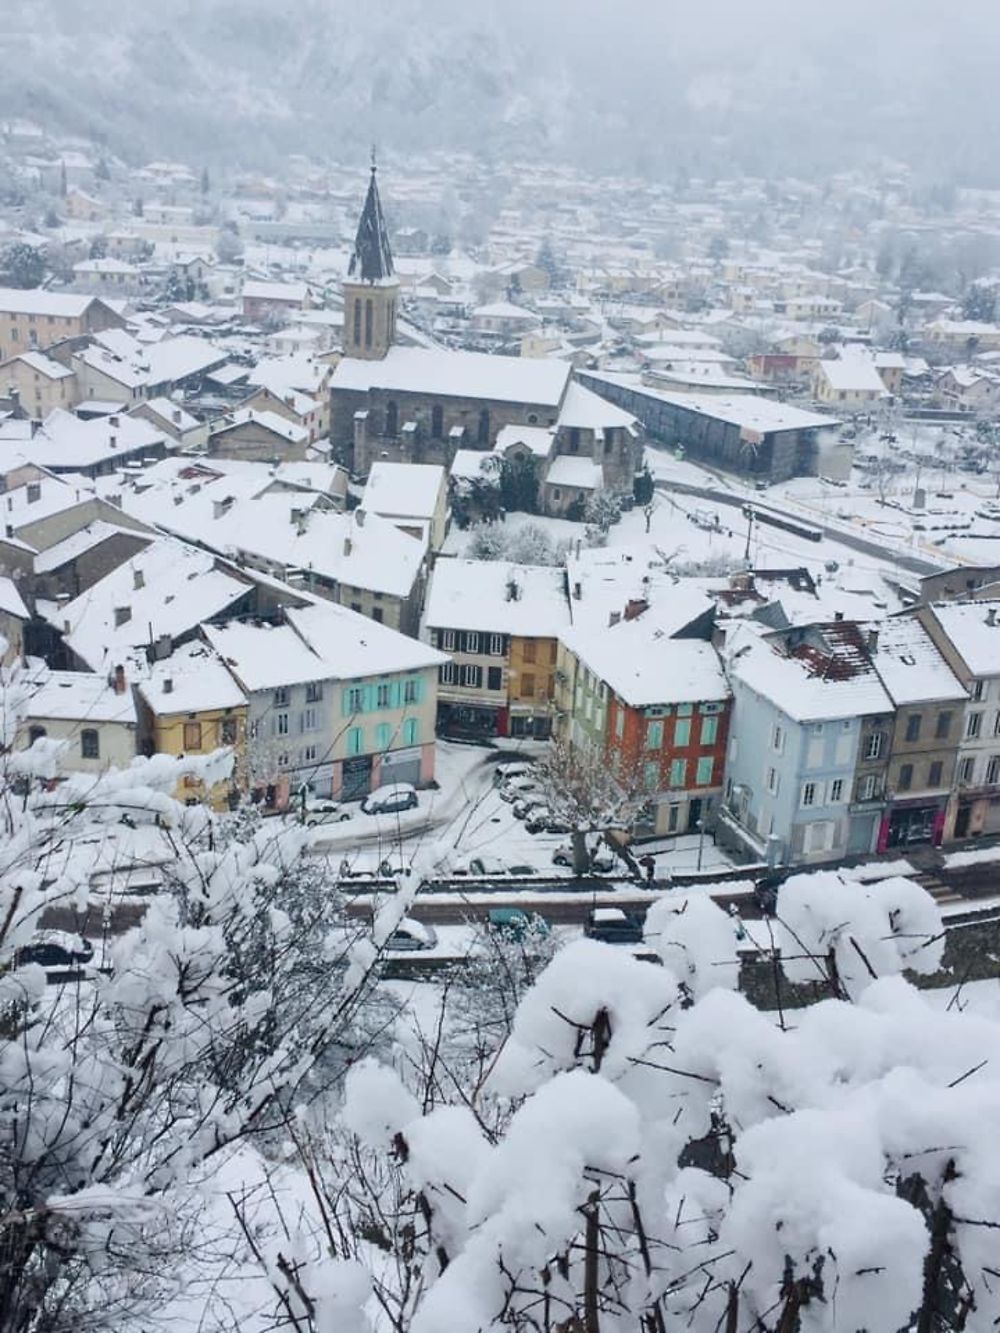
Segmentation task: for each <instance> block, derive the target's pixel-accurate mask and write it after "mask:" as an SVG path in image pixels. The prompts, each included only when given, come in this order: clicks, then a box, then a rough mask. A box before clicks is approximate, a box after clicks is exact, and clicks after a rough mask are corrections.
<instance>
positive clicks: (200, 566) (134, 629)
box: [50, 537, 250, 671]
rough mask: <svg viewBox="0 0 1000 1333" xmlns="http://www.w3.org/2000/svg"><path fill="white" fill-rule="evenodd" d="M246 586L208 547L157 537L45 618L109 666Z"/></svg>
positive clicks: (95, 664)
mask: <svg viewBox="0 0 1000 1333" xmlns="http://www.w3.org/2000/svg"><path fill="white" fill-rule="evenodd" d="M137 583H139V584H140V585H141V586H139V587H137V586H136V584H137ZM249 588H250V585H249V584H248V583H245V582H243V581H242V580H239V579H236V578H234V577H233V576H232V575H231V574H228V573H226V572H225V571H224V570H221V569H216V568H215V560H214V557H212V556H211V555H208V554H206V553H205V552H204V551H196V550H194V549H193V548H192V547H190V546H186V545H185V544H184V543H183V542H178V541H174V540H172V539H170V538H165V537H161V538H160V539H158V540H157V541H155V542H152V543H151V544H150V545H149V546H148V547H146V549H145V550H143V551H140V552H139V553H138V554H137V555H134V556H133V557H132V558H131V559H130V560H127V561H126V562H125V563H124V564H123V565H119V567H118V568H117V569H115V570H113V571H112V572H111V573H110V574H107V575H106V576H105V577H104V578H103V579H100V580H99V581H98V582H97V583H95V584H93V585H92V586H91V587H89V588H88V589H87V590H86V592H83V593H81V594H80V596H79V597H77V598H75V599H74V600H73V601H72V602H68V603H67V604H66V605H65V606H62V607H58V606H57V607H54V608H53V609H52V612H51V616H50V618H51V619H52V621H53V623H54V624H55V625H56V626H57V628H59V629H63V630H64V635H63V637H64V639H65V641H66V643H67V645H68V646H69V647H70V648H71V649H72V650H73V652H74V653H76V654H77V656H78V657H80V658H81V660H82V661H84V662H86V663H87V664H88V666H90V667H92V668H93V669H94V670H95V671H106V670H107V669H108V668H109V667H112V666H115V665H117V664H118V663H119V662H123V661H125V660H126V659H127V658H128V657H129V655H130V653H131V651H132V650H135V649H140V650H144V649H145V647H146V645H147V644H148V643H149V642H150V640H151V639H153V640H155V639H157V638H159V637H160V636H161V635H169V636H170V637H172V638H179V637H180V636H181V635H182V634H186V633H188V632H189V631H190V630H192V629H193V628H194V627H195V626H197V625H199V624H201V622H202V621H203V620H207V619H209V618H210V617H212V616H217V615H219V614H220V613H222V612H223V611H225V610H227V608H229V607H230V606H232V605H233V604H234V603H235V602H237V601H238V600H239V599H240V598H241V597H243V596H245V594H246V593H247V592H248V591H249ZM125 613H127V616H126V614H125ZM119 622H120V623H119Z"/></svg>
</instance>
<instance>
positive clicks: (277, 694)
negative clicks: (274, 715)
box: [274, 689, 288, 708]
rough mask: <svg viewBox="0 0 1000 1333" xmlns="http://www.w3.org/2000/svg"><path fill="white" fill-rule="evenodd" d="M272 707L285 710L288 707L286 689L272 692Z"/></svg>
mask: <svg viewBox="0 0 1000 1333" xmlns="http://www.w3.org/2000/svg"><path fill="white" fill-rule="evenodd" d="M274 706H275V708H287V707H288V690H287V689H280V690H275V691H274Z"/></svg>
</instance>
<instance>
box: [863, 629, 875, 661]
mask: <svg viewBox="0 0 1000 1333" xmlns="http://www.w3.org/2000/svg"><path fill="white" fill-rule="evenodd" d="M865 647H866V648H867V649H868V652H869V654H870V655H871V656H872V657H874V656H875V654H876V653H877V652H878V630H877V629H870V630H869V631H868V634H867V637H866V638H865Z"/></svg>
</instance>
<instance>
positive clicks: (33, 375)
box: [0, 352, 80, 421]
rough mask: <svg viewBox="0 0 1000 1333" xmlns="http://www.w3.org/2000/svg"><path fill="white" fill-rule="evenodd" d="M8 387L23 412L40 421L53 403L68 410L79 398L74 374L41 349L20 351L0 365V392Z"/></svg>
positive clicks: (51, 409)
mask: <svg viewBox="0 0 1000 1333" xmlns="http://www.w3.org/2000/svg"><path fill="white" fill-rule="evenodd" d="M11 388H13V389H16V390H17V394H18V398H19V400H20V404H21V406H22V407H23V408H24V410H25V412H27V413H28V414H29V415H30V416H32V417H36V418H37V419H38V420H40V421H41V420H44V419H45V418H46V417H47V416H48V415H49V413H50V412H54V411H55V409H56V408H57V407H61V408H62V409H63V411H64V412H70V411H72V410H73V408H74V407H76V405H77V403H78V402H79V400H80V394H79V389H78V387H77V381H76V375H75V374H74V373H73V371H72V370H69V369H67V367H66V366H63V365H60V364H59V362H58V361H53V360H52V358H51V357H50V356H46V355H45V353H44V352H22V353H21V355H20V356H15V357H11V359H10V360H9V361H4V362H3V364H2V365H0V392H7V393H9V391H10V389H11Z"/></svg>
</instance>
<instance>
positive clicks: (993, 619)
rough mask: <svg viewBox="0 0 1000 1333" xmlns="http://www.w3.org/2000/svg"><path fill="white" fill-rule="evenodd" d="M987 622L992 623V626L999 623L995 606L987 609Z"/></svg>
mask: <svg viewBox="0 0 1000 1333" xmlns="http://www.w3.org/2000/svg"><path fill="white" fill-rule="evenodd" d="M986 623H987V625H990V626H992V625H995V624H996V623H997V609H996V607H995V606H991V607H990V608H989V609H988V610H987V612H986Z"/></svg>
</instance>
